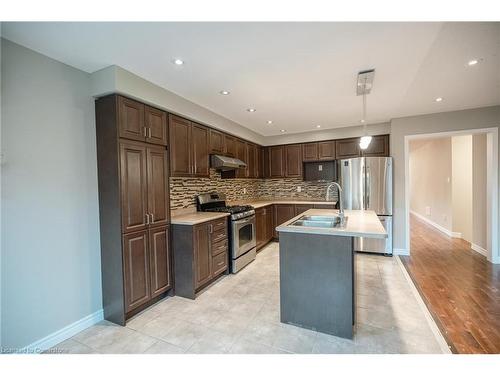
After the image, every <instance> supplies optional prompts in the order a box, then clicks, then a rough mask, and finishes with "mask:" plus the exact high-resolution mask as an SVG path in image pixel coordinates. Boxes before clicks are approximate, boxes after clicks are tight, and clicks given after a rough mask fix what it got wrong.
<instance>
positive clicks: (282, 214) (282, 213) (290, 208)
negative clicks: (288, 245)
mask: <svg viewBox="0 0 500 375" xmlns="http://www.w3.org/2000/svg"><path fill="white" fill-rule="evenodd" d="M274 207H275V212H276V214H275V218H276V220H275V224H274V225H275V226H276V227H277V226H279V225H281V224H283V223H284V222H285V221H288V220H290V219H291V218H292V217H294V216H295V205H294V204H277V205H275V206H274ZM275 237H278V232H275Z"/></svg>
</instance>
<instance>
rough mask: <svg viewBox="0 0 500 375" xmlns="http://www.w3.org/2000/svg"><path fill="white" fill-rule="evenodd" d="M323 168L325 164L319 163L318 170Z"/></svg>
mask: <svg viewBox="0 0 500 375" xmlns="http://www.w3.org/2000/svg"><path fill="white" fill-rule="evenodd" d="M322 170H323V164H320V165H318V171H320V172H321V171H322Z"/></svg>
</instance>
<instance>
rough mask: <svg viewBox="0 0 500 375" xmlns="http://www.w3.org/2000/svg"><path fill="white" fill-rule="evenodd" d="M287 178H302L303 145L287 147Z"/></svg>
mask: <svg viewBox="0 0 500 375" xmlns="http://www.w3.org/2000/svg"><path fill="white" fill-rule="evenodd" d="M285 176H286V177H302V145H301V144H295V145H286V146H285Z"/></svg>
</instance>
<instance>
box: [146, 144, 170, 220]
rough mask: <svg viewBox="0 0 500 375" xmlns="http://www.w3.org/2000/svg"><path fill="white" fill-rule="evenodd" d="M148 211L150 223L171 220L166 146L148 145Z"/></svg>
mask: <svg viewBox="0 0 500 375" xmlns="http://www.w3.org/2000/svg"><path fill="white" fill-rule="evenodd" d="M146 164H147V176H148V190H147V194H148V213H149V215H150V218H149V220H150V224H151V225H154V226H158V225H165V224H167V223H168V222H169V217H170V214H169V210H170V207H169V206H170V205H169V185H168V154H167V150H165V147H161V146H148V147H147V163H146Z"/></svg>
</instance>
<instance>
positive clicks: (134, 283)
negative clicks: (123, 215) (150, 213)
mask: <svg viewBox="0 0 500 375" xmlns="http://www.w3.org/2000/svg"><path fill="white" fill-rule="evenodd" d="M149 261H150V259H149V254H148V231H147V230H144V231H140V232H134V233H128V234H125V235H124V236H123V265H124V290H125V310H126V311H127V312H130V311H132V310H134V309H135V308H137V307H139V306H141V305H142V304H144V303H146V302H147V301H148V300H149V299H150V283H149Z"/></svg>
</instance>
